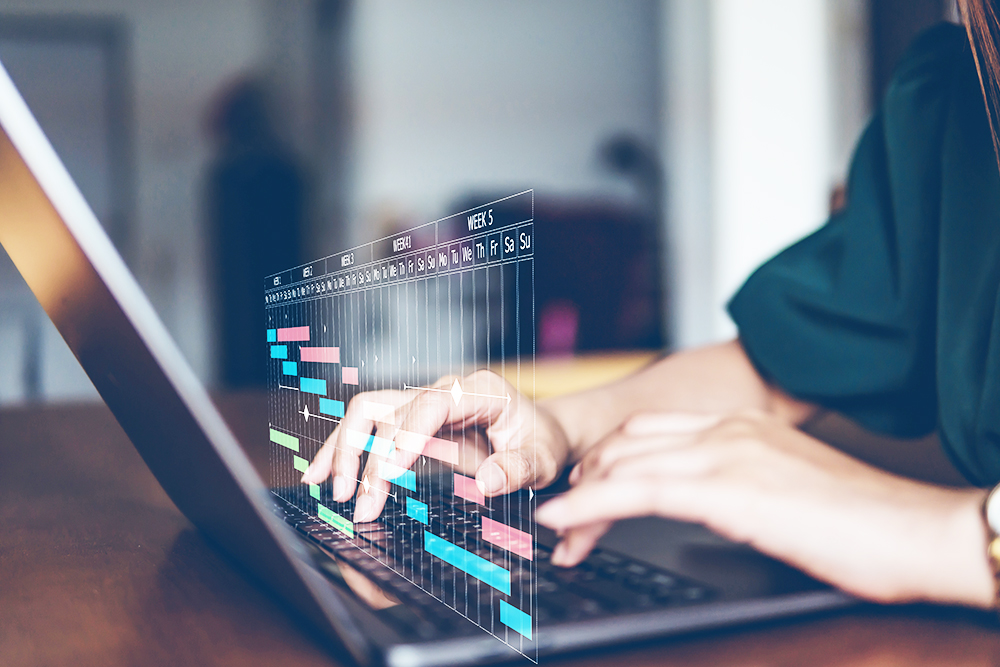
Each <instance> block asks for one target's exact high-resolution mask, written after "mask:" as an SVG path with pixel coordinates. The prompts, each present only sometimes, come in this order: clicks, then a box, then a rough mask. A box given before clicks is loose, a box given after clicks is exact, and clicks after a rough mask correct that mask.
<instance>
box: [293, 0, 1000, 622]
mask: <svg viewBox="0 0 1000 667" xmlns="http://www.w3.org/2000/svg"><path fill="white" fill-rule="evenodd" d="M996 2H997V0H967V2H965V3H963V6H962V14H963V17H964V19H965V23H966V27H967V30H964V31H963V30H962V29H961V28H959V27H956V26H949V25H942V26H939V27H937V28H934V29H932V30H931V31H929V32H927V33H925V34H924V35H923V36H922V37H920V38H919V39H918V40H917V42H916V43H915V44H914V45H913V46H912V47H911V49H910V51H909V53H908V55H907V56H906V58H905V59H904V62H903V63H902V64H901V66H900V68H899V70H898V72H897V74H896V76H895V78H894V80H893V82H892V84H891V86H890V88H889V90H888V93H887V95H886V97H885V100H884V103H883V105H882V107H881V109H880V111H879V112H878V113H877V114H876V116H875V117H874V119H873V120H872V121H871V124H870V125H869V127H868V128H867V130H866V132H865V133H864V135H863V137H862V139H861V141H860V143H859V145H858V148H857V152H856V155H855V158H854V162H853V166H852V169H851V174H850V178H849V183H848V195H847V196H848V201H847V206H846V208H845V209H844V210H843V211H842V212H840V213H838V214H837V215H835V216H834V217H833V218H832V219H831V220H830V221H829V223H828V224H827V225H826V226H825V227H823V228H822V229H821V230H819V231H818V232H816V233H815V234H813V235H812V236H810V237H808V238H806V239H804V240H803V241H801V242H799V243H798V244H796V245H794V246H792V247H791V248H789V249H787V250H785V251H784V252H782V253H781V254H779V255H778V256H777V257H775V258H774V259H772V260H771V261H770V262H768V263H767V264H765V265H764V266H763V267H761V268H760V269H759V270H758V271H757V272H756V273H755V274H754V275H753V276H751V278H750V279H749V280H748V281H747V283H746V284H745V285H744V286H743V288H742V289H741V290H740V292H739V293H738V294H737V295H736V297H735V298H734V299H733V301H732V302H731V303H730V306H729V309H730V312H731V314H732V316H733V319H734V320H735V322H736V324H737V325H738V328H739V340H737V341H732V342H730V343H727V344H723V345H717V346H714V347H709V348H705V349H699V350H693V351H687V352H681V353H678V354H674V355H672V356H670V357H668V358H666V359H664V360H662V361H661V362H659V363H657V364H655V365H653V366H651V367H649V368H647V369H646V370H644V371H642V372H640V373H638V374H636V375H634V376H632V377H630V378H628V379H626V380H623V381H621V382H618V383H616V384H614V385H610V386H607V387H602V388H599V389H596V390H593V391H589V392H586V393H582V394H578V395H574V396H568V397H561V398H557V399H554V400H550V401H547V402H544V403H541V404H539V405H538V406H537V411H536V410H535V409H534V408H535V406H532V405H531V403H530V402H529V401H528V400H527V399H525V398H523V397H520V396H517V397H516V398H515V399H514V400H511V401H510V402H509V403H508V402H507V401H504V400H494V399H482V400H479V401H467V400H463V401H461V402H460V403H459V404H458V405H456V404H455V402H454V401H452V400H451V397H450V396H449V395H448V394H446V393H441V392H417V393H408V394H404V393H399V392H390V393H382V396H381V397H380V398H379V399H378V400H381V401H388V400H391V401H393V402H395V403H396V404H397V405H400V406H402V407H401V408H400V410H399V413H400V414H401V415H402V423H401V428H403V429H406V430H409V431H417V432H421V433H426V434H433V433H435V432H436V431H437V430H438V429H439V428H440V427H441V426H443V425H446V424H454V425H464V426H468V425H471V424H478V425H480V426H484V427H486V433H487V435H488V436H489V438H490V440H491V443H492V445H493V448H494V453H493V454H492V455H491V456H489V458H487V459H486V460H485V461H484V462H483V463H482V464H481V465H480V466H479V468H478V470H477V472H476V481H477V483H478V485H479V487H480V489H481V490H482V491H483V492H484V493H486V494H487V495H491V496H493V495H499V494H503V493H509V492H511V491H515V490H517V489H519V488H523V487H526V486H529V485H530V486H532V487H535V486H543V485H545V484H548V483H551V482H552V481H553V480H554V479H555V478H556V477H557V476H558V475H559V473H560V471H561V470H562V469H563V468H564V466H567V465H573V466H574V467H573V470H572V473H571V475H570V482H571V484H572V485H573V487H572V489H571V490H570V491H569V492H567V493H565V494H564V495H562V496H561V497H559V498H557V499H555V500H552V501H550V502H549V503H547V504H546V505H543V506H542V507H540V508H539V509H538V512H537V519H538V521H540V522H541V523H543V524H546V525H549V526H551V527H552V528H554V529H555V530H557V531H558V532H559V533H560V534H561V535H562V541H561V542H560V544H559V546H558V547H557V549H556V551H555V553H554V554H553V560H554V561H555V562H556V563H557V564H561V565H573V564H575V563H577V562H579V561H580V560H581V559H582V558H584V557H585V556H586V554H587V553H588V551H589V550H590V549H591V548H592V547H593V545H594V543H595V541H596V540H597V539H598V537H599V536H600V535H601V534H602V533H603V532H604V531H605V530H607V528H608V526H609V525H610V523H611V522H613V521H615V520H617V519H621V518H625V517H630V516H639V515H649V514H659V515H663V516H668V517H673V518H679V519H683V520H688V521H695V522H700V523H703V524H705V525H707V526H708V527H710V528H712V529H714V530H715V531H717V532H719V533H721V534H722V535H724V536H726V537H729V538H731V539H734V540H738V541H743V542H747V543H749V544H751V545H753V546H754V547H755V548H757V549H758V550H760V551H762V552H765V553H768V554H770V555H772V556H775V557H777V558H781V559H783V560H785V561H787V562H789V563H791V564H793V565H795V566H798V567H799V568H801V569H803V570H805V571H807V572H809V573H811V574H812V575H814V576H815V577H817V578H819V579H823V580H825V581H827V582H829V583H831V584H833V585H835V586H838V587H840V588H842V589H844V590H846V591H849V592H851V593H853V594H855V595H858V596H861V597H864V598H868V599H871V600H876V601H880V602H903V601H915V600H926V601H934V602H941V603H953V604H963V605H969V606H976V607H983V608H985V607H991V606H994V604H995V598H996V589H995V584H994V579H993V572H992V570H991V564H990V560H989V559H988V557H987V545H988V541H989V539H990V538H991V537H992V535H991V533H990V531H989V530H988V526H986V525H985V524H984V521H983V515H982V511H981V508H982V506H983V502H984V498H985V496H986V491H984V490H982V489H980V488H968V489H952V488H944V487H938V486H934V485H930V484H926V483H922V482H918V481H914V480H910V479H905V478H902V477H898V476H895V475H891V474H889V473H886V472H883V471H881V470H879V469H876V468H873V467H871V466H869V465H866V464H864V463H862V462H860V461H857V460H855V459H853V458H851V457H849V456H847V455H846V454H844V453H842V452H840V451H838V450H836V449H833V448H832V447H830V446H828V445H826V444H824V443H822V442H820V441H819V440H817V439H815V438H813V437H811V436H809V435H807V434H806V433H804V432H803V431H802V430H800V429H799V426H801V425H802V424H803V423H804V422H806V421H807V420H809V419H810V418H811V417H812V416H813V415H814V414H816V413H817V412H818V411H820V410H824V409H826V410H834V411H837V412H840V413H843V414H844V415H846V416H847V417H850V418H851V419H853V420H854V421H856V422H858V423H859V424H861V425H862V426H864V427H867V428H868V429H870V430H872V431H877V432H882V433H888V434H892V435H896V436H903V437H909V436H917V435H921V434H925V433H928V432H930V431H932V430H934V429H935V428H936V429H937V430H938V432H939V434H940V438H941V441H942V446H943V447H944V449H945V451H946V452H947V453H948V455H949V456H950V458H951V460H952V461H953V463H954V464H955V466H956V468H958V469H959V470H960V471H961V472H962V473H963V474H964V475H965V476H966V478H967V479H968V480H969V481H970V482H971V483H972V484H974V485H976V486H977V487H987V486H991V485H993V484H995V483H996V482H997V481H998V480H1000V301H998V298H1000V289H998V288H1000V170H998V165H1000V159H998V152H997V151H996V150H995V146H997V145H1000V144H998V143H997V141H996V136H997V135H996V132H995V129H996V125H995V123H994V124H991V116H992V120H996V113H995V111H996V109H997V105H996V101H997V95H996V93H997V91H998V90H1000V86H998V84H997V82H998V81H1000V62H998V59H997V46H996V45H997V36H998V34H1000V33H998V30H997V28H998V24H997V20H996V11H997V7H996ZM970 44H971V46H970ZM984 99H985V100H986V101H987V103H986V104H984ZM988 110H989V111H992V112H993V113H992V114H991V113H989V112H988ZM453 381H454V379H451V378H449V379H444V380H442V381H441V383H440V386H441V387H450V386H451V384H452V382H453ZM463 388H464V389H465V391H466V393H467V394H468V393H470V392H472V393H479V394H484V395H506V393H507V392H508V391H510V392H511V395H512V396H515V394H514V392H513V390H512V389H511V388H510V387H509V386H507V385H506V384H505V383H504V382H503V380H502V379H500V378H499V377H497V376H495V375H493V374H491V373H488V372H479V373H476V374H474V375H472V376H470V377H469V378H466V379H465V380H464V381H463ZM356 404H357V401H355V402H354V403H352V407H351V409H349V410H348V415H347V417H346V418H345V421H344V423H343V424H342V426H349V427H351V428H357V429H359V430H366V429H367V430H371V429H372V428H374V427H375V424H373V423H371V422H367V421H365V420H364V419H363V418H362V417H361V416H360V414H359V413H360V412H361V411H360V410H358V409H356ZM380 428H384V427H380ZM385 435H387V436H389V437H391V436H392V434H391V433H387V434H385ZM342 438H343V435H342V431H340V432H338V433H335V434H334V435H333V436H331V439H330V441H329V442H328V443H327V444H326V445H325V446H324V447H323V449H322V450H321V451H320V453H319V454H318V455H317V457H316V459H315V460H314V461H313V463H312V465H311V467H310V468H309V470H308V471H307V473H306V475H305V476H304V481H309V482H319V481H321V480H323V479H325V478H326V477H327V476H329V475H330V474H331V473H332V474H333V475H334V481H333V489H334V497H335V499H337V500H341V501H345V500H348V499H350V498H351V496H352V495H353V494H354V491H355V487H356V483H355V481H354V480H356V479H358V478H359V476H358V465H359V461H358V457H357V456H356V455H355V454H354V453H353V450H351V448H348V447H343V446H341V445H343V443H342V442H341V440H342ZM401 453H403V452H397V455H399V454H401ZM414 458H415V455H414ZM397 463H398V462H397ZM409 463H410V461H403V464H404V465H407V464H409ZM368 478H369V479H377V476H375V475H368ZM384 484H385V483H384V482H381V481H380V480H379V481H378V482H377V483H376V484H374V485H372V486H371V487H370V488H368V489H365V490H359V492H358V493H359V495H358V500H357V504H356V514H355V518H356V520H358V521H366V520H372V519H374V518H375V517H376V516H378V514H379V512H380V511H381V508H382V505H383V504H384V501H385V492H386V490H387V489H386V488H385V486H384ZM998 497H1000V496H998ZM997 509H1000V503H998V508H997Z"/></svg>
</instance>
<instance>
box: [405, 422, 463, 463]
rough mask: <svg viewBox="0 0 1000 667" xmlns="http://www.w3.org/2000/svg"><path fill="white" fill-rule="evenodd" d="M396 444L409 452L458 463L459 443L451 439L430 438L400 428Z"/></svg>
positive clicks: (445, 461)
mask: <svg viewBox="0 0 1000 667" xmlns="http://www.w3.org/2000/svg"><path fill="white" fill-rule="evenodd" d="M396 446H397V447H399V448H400V449H402V450H404V451H407V452H413V453H415V454H421V455H423V456H429V457H430V458H432V459H437V460H438V461H443V462H444V463H450V464H452V465H458V443H457V442H453V441H451V440H444V439H442V438H428V437H427V436H426V435H420V434H419V433H412V432H410V431H403V430H399V431H396Z"/></svg>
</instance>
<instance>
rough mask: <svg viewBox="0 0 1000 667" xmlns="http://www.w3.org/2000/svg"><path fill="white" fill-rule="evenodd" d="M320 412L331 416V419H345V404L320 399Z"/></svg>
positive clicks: (328, 399)
mask: <svg viewBox="0 0 1000 667" xmlns="http://www.w3.org/2000/svg"><path fill="white" fill-rule="evenodd" d="M319 411H320V412H322V413H323V414H324V415H330V416H331V417H343V416H344V402H343V401H335V400H333V399H330V398H321V399H319Z"/></svg>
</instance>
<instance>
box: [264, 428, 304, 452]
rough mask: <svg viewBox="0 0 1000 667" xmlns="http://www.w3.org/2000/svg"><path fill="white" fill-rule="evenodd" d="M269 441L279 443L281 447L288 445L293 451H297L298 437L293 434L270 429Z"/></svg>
mask: <svg viewBox="0 0 1000 667" xmlns="http://www.w3.org/2000/svg"><path fill="white" fill-rule="evenodd" d="M271 442H273V443H275V444H277V445H281V446H282V447H288V448H289V449H290V450H292V451H293V452H297V451H299V439H298V438H296V437H295V436H294V435H288V434H287V433H282V432H281V431H275V430H274V429H273V428H272V429H271Z"/></svg>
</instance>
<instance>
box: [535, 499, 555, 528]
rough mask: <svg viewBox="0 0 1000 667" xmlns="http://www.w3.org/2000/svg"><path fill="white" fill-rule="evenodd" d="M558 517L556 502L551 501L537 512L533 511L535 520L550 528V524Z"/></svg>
mask: <svg viewBox="0 0 1000 667" xmlns="http://www.w3.org/2000/svg"><path fill="white" fill-rule="evenodd" d="M558 517H559V505H558V503H556V501H554V500H552V501H549V502H547V503H545V504H544V505H542V506H541V507H539V508H538V509H537V510H535V520H536V521H538V522H539V523H544V524H546V525H549V526H551V524H552V522H553V521H555V520H556V519H557V518H558Z"/></svg>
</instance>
